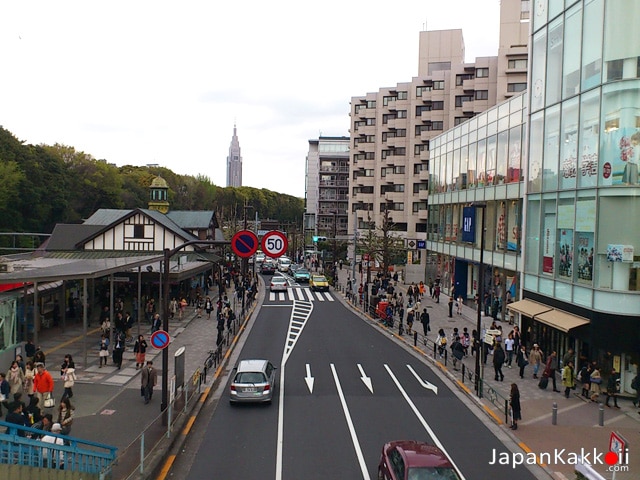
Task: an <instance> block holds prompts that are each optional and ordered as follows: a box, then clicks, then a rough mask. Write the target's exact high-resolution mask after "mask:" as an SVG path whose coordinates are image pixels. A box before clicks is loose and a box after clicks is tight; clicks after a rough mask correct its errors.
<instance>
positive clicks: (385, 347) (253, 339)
mask: <svg viewBox="0 0 640 480" xmlns="http://www.w3.org/2000/svg"><path fill="white" fill-rule="evenodd" d="M323 298H324V300H323V301H319V300H318V299H316V300H314V301H312V302H310V301H308V300H296V301H295V302H292V301H290V300H288V299H287V298H284V299H283V300H277V299H274V300H269V295H267V297H266V300H265V304H264V305H263V306H262V309H261V311H260V313H259V315H258V317H257V318H256V320H255V322H254V324H253V325H252V326H251V330H250V332H249V333H248V335H247V336H246V342H245V343H244V345H243V346H242V349H241V351H240V352H236V354H237V355H238V358H267V359H269V360H271V361H272V362H273V363H274V364H275V365H277V366H278V367H279V373H280V375H279V378H280V379H281V381H280V384H279V385H278V388H277V389H276V392H275V393H276V396H275V397H274V401H273V404H271V405H239V406H231V405H230V404H229V401H228V400H229V397H228V378H227V380H225V382H224V388H223V389H221V391H220V393H219V394H218V395H216V396H213V397H212V399H211V404H210V405H208V410H205V411H203V412H202V413H203V414H204V415H201V416H200V417H199V420H198V425H197V427H196V428H195V429H194V431H193V432H192V433H191V434H190V437H192V438H189V440H188V441H187V442H186V444H185V447H184V451H183V452H182V453H183V455H180V456H179V460H178V462H177V464H176V465H175V466H174V468H173V469H172V473H171V478H174V479H175V478H188V479H201V478H234V479H235V478H245V479H265V478H275V479H276V480H281V479H286V480H290V479H302V478H304V479H316V478H318V479H321V478H322V479H326V478H344V479H370V478H377V468H378V462H379V458H380V450H381V447H382V445H383V444H384V443H385V442H387V441H390V440H398V439H416V440H423V441H428V442H432V443H435V444H436V445H439V446H440V447H441V448H442V449H443V450H445V451H446V452H447V453H448V454H449V456H450V458H451V459H452V460H453V462H454V464H455V465H456V466H457V467H458V469H459V471H460V473H461V475H462V476H463V478H466V479H475V478H493V479H498V480H499V479H502V478H504V479H507V478H508V479H513V478H518V479H519V480H528V479H533V478H535V477H534V475H533V474H532V473H531V472H530V471H529V470H528V469H527V468H525V467H523V466H518V467H516V468H515V469H513V468H512V466H511V465H490V464H489V462H490V461H491V460H492V458H493V455H494V453H493V452H498V453H503V452H509V449H508V448H507V447H506V446H505V445H504V444H503V443H502V442H501V441H500V440H499V439H498V438H497V437H496V436H495V435H494V434H493V433H492V431H491V429H490V428H489V427H488V426H487V425H485V423H486V422H488V420H487V418H486V417H484V416H483V415H482V414H480V415H477V414H476V413H474V412H473V411H472V410H470V409H469V407H468V405H465V399H464V397H462V396H460V395H459V394H457V392H456V393H454V392H453V391H451V390H450V389H449V387H448V386H447V385H446V384H445V383H443V382H442V381H441V379H440V377H439V376H438V375H437V374H436V373H434V372H433V371H432V370H431V368H430V367H429V366H428V365H427V364H425V363H424V362H423V361H422V360H421V359H420V358H419V356H417V355H416V354H414V353H413V352H411V351H409V350H407V349H406V347H403V346H401V345H399V344H398V343H396V342H394V341H393V340H392V339H390V338H389V336H387V335H385V334H384V333H382V332H381V331H380V330H379V329H377V328H372V326H371V325H370V324H369V323H368V322H366V321H364V320H363V319H361V318H360V317H358V316H357V315H355V314H354V313H352V312H351V311H350V310H349V309H347V308H346V307H345V306H344V305H343V304H342V303H341V302H339V301H329V298H333V297H331V296H329V297H327V296H324V297H323ZM294 303H295V308H294V306H293V304H294ZM311 306H312V308H309V307H311ZM292 312H294V315H293V317H294V318H293V322H292ZM306 317H308V318H306ZM232 361H233V362H236V360H235V359H234V360H232ZM311 378H312V379H313V380H311ZM311 383H312V386H311ZM435 390H437V393H436V391H435ZM467 402H469V401H468V400H467ZM207 411H208V413H209V415H207ZM180 457H182V458H180ZM187 471H188V474H187V473H186V472H187Z"/></svg>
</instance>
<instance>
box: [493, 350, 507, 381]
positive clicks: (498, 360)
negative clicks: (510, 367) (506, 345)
mask: <svg viewBox="0 0 640 480" xmlns="http://www.w3.org/2000/svg"><path fill="white" fill-rule="evenodd" d="M504 359H505V354H504V350H503V349H502V345H500V343H496V346H495V348H494V349H493V369H494V371H495V374H496V376H495V380H496V381H500V382H502V381H503V380H504V374H503V373H502V365H504Z"/></svg>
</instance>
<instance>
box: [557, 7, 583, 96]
mask: <svg viewBox="0 0 640 480" xmlns="http://www.w3.org/2000/svg"><path fill="white" fill-rule="evenodd" d="M581 38H582V5H581V4H578V5H576V6H575V7H574V8H572V9H571V10H570V11H569V12H567V17H566V20H565V26H564V53H563V54H564V64H563V67H562V97H563V98H567V97H571V96H573V95H576V94H577V93H579V92H580V48H581V43H580V39H581Z"/></svg>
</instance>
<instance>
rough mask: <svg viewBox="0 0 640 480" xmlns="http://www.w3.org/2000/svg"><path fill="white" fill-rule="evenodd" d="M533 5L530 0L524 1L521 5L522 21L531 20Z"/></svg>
mask: <svg viewBox="0 0 640 480" xmlns="http://www.w3.org/2000/svg"><path fill="white" fill-rule="evenodd" d="M530 12H531V5H530V1H529V0H522V2H521V3H520V20H529V15H530Z"/></svg>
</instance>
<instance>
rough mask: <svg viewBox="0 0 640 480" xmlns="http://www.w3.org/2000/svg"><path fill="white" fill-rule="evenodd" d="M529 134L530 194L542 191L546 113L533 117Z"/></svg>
mask: <svg viewBox="0 0 640 480" xmlns="http://www.w3.org/2000/svg"><path fill="white" fill-rule="evenodd" d="M529 128H530V133H529V170H528V176H529V179H528V182H529V183H528V192H529V193H536V192H540V191H542V151H543V148H542V147H543V145H544V112H537V113H534V114H533V115H531V123H530V127H529Z"/></svg>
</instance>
